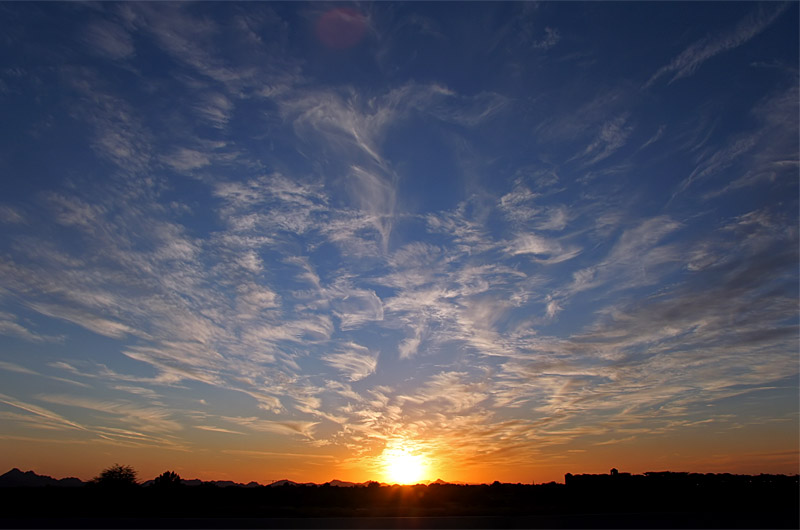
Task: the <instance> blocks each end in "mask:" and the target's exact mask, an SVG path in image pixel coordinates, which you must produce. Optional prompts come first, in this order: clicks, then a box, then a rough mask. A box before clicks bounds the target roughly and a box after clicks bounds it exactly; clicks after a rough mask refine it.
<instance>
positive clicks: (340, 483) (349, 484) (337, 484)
mask: <svg viewBox="0 0 800 530" xmlns="http://www.w3.org/2000/svg"><path fill="white" fill-rule="evenodd" d="M327 484H330V485H331V486H334V487H337V488H353V487H355V486H360V485H361V484H356V483H355V482H345V481H343V480H339V479H333V480H331V481H330V482H327Z"/></svg>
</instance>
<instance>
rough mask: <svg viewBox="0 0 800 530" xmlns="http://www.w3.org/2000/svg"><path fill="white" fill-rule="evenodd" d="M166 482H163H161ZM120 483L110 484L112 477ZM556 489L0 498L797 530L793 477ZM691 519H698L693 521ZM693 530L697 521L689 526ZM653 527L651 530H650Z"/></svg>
mask: <svg viewBox="0 0 800 530" xmlns="http://www.w3.org/2000/svg"><path fill="white" fill-rule="evenodd" d="M165 475H166V474H165ZM114 478H115V479H116V478H119V477H114ZM565 482H566V483H565V484H558V483H550V484H537V485H530V484H501V483H499V482H495V483H493V484H486V485H455V484H430V485H427V486H426V485H417V486H382V485H379V484H377V483H369V484H368V485H363V486H356V487H335V486H331V485H330V484H325V485H304V486H300V485H284V486H277V487H275V486H272V487H269V486H259V487H237V486H233V487H218V486H215V485H213V484H208V483H207V484H203V485H199V486H186V485H183V484H181V482H180V478H179V477H177V475H176V476H171V475H169V476H166V478H163V479H162V480H160V481H159V480H157V481H155V482H151V483H150V484H149V485H147V486H141V485H137V484H136V483H135V482H134V483H131V482H127V483H126V482H108V483H105V484H104V483H102V482H100V481H94V482H92V483H90V484H87V485H85V486H82V487H78V488H61V487H51V486H45V487H38V488H22V487H9V488H2V491H0V495H2V498H3V511H4V513H3V522H4V526H9V525H12V526H24V525H20V521H23V520H24V519H25V518H29V517H36V518H39V519H40V520H43V519H47V518H52V520H56V519H58V520H61V521H65V520H69V518H91V517H97V518H106V519H113V520H121V519H125V518H223V519H236V518H276V517H290V518H296V517H453V516H509V517H520V516H552V515H558V514H570V515H575V514H630V513H635V514H640V517H644V519H637V521H638V523H639V525H640V526H650V525H647V524H642V521H647V514H661V515H662V516H663V514H665V513H667V514H669V513H683V514H685V513H689V514H695V515H696V517H695V518H694V519H691V520H692V521H695V522H694V523H692V526H706V527H781V528H798V524H800V521H798V512H799V510H800V502H799V501H798V499H799V498H800V488H799V486H798V477H797V476H784V475H758V476H745V475H729V474H706V475H704V474H689V473H650V474H647V475H628V474H625V473H616V472H614V473H612V474H609V475H567V477H566V480H565ZM698 517H700V518H699V519H698ZM697 521H705V522H704V523H700V524H698V523H697ZM656 526H658V525H656Z"/></svg>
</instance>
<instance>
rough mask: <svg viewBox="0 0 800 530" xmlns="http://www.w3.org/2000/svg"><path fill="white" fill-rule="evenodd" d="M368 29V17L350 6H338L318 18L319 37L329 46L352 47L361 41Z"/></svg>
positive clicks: (337, 47)
mask: <svg viewBox="0 0 800 530" xmlns="http://www.w3.org/2000/svg"><path fill="white" fill-rule="evenodd" d="M366 29H367V17H365V16H364V15H363V14H362V13H360V12H358V11H356V10H355V9H351V8H349V7H337V8H334V9H330V10H328V11H326V12H325V13H323V15H322V16H321V17H319V19H318V20H317V24H316V28H315V30H316V33H317V38H318V39H319V40H320V41H321V42H322V43H323V44H324V45H325V46H328V47H329V48H335V49H339V50H341V49H345V48H352V47H353V46H355V45H356V44H358V43H359V42H360V41H361V38H362V37H363V36H364V33H365V32H366Z"/></svg>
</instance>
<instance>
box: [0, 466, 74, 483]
mask: <svg viewBox="0 0 800 530" xmlns="http://www.w3.org/2000/svg"><path fill="white" fill-rule="evenodd" d="M83 485H84V482H83V481H82V480H81V479H79V478H75V477H68V478H62V479H55V478H53V477H48V476H47V475H37V474H36V473H34V472H33V471H20V470H19V469H18V468H16V467H15V468H14V469H12V470H11V471H9V472H7V473H5V474H3V475H0V487H2V488H41V487H44V486H55V487H62V488H74V487H78V486H83Z"/></svg>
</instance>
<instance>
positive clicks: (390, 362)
mask: <svg viewBox="0 0 800 530" xmlns="http://www.w3.org/2000/svg"><path fill="white" fill-rule="evenodd" d="M461 7H464V8H465V9H464V10H463V11H462V12H458V13H456V11H453V12H450V11H448V12H447V13H443V12H440V9H441V6H439V7H437V6H435V5H433V4H404V5H397V6H390V5H387V4H380V3H378V4H369V5H364V6H361V5H359V6H358V8H357V9H356V8H353V10H350V8H347V9H348V10H345V11H337V12H335V13H333V14H331V13H332V12H331V11H327V12H326V11H325V10H324V9H322V10H321V8H320V6H315V5H312V4H285V5H284V4H269V3H267V4H259V3H256V4H224V5H223V4H219V5H218V4H202V3H200V4H159V3H154V4H149V3H145V4H140V3H118V4H109V5H100V4H98V5H82V4H53V5H39V4H34V5H27V4H26V5H10V4H9V5H6V6H3V7H2V10H3V12H4V13H5V15H6V16H5V17H3V18H4V20H5V21H4V22H2V23H0V24H2V25H3V26H4V27H5V28H6V29H7V34H8V38H7V39H6V41H5V42H4V43H2V44H0V46H1V47H2V49H3V50H4V51H5V52H6V55H8V57H9V61H8V65H7V67H5V68H4V69H3V70H2V72H0V101H2V102H3V104H4V106H5V107H6V108H8V109H17V110H14V111H13V112H11V113H10V114H9V118H8V120H6V125H4V130H5V131H6V133H7V135H6V136H7V137H8V139H9V141H7V142H5V143H4V145H3V146H2V147H0V167H2V171H3V173H4V174H5V175H7V177H6V179H5V181H6V183H5V184H4V185H3V194H2V195H1V196H2V198H1V199H0V226H2V233H3V236H2V237H1V238H0V278H2V281H1V282H0V345H2V348H1V350H2V351H1V353H0V381H2V382H3V388H4V390H3V395H2V396H0V416H2V418H3V421H4V424H5V425H7V426H8V428H6V429H4V434H3V435H2V436H0V443H2V444H3V447H4V448H5V452H6V454H10V455H11V454H13V455H17V456H18V457H19V458H21V459H23V458H27V459H28V461H30V462H36V461H37V458H38V459H40V461H42V462H45V463H46V465H54V464H51V463H50V460H48V457H46V456H44V455H45V454H46V452H47V451H46V448H47V447H49V445H48V444H51V443H53V442H54V441H59V442H60V443H68V444H75V446H76V447H78V446H80V447H85V448H87V450H89V449H88V448H97V447H101V448H102V450H103V451H106V452H108V453H109V454H117V455H122V456H124V457H126V458H129V459H133V460H136V459H138V460H137V461H139V462H142V464H140V465H139V467H142V468H146V466H149V465H152V466H154V467H155V466H157V465H158V464H159V463H162V462H169V461H173V462H177V466H181V467H182V468H183V469H185V470H186V473H194V471H192V469H193V468H195V467H198V469H200V467H202V469H200V470H199V471H198V473H208V474H214V473H216V474H217V476H216V478H221V475H220V473H222V472H223V470H225V469H228V470H236V471H230V473H234V472H235V473H239V474H242V473H244V472H245V471H242V470H244V469H246V468H247V467H248V466H250V465H252V462H256V461H257V462H262V461H269V462H271V464H270V465H273V466H276V469H275V470H274V471H271V473H273V474H275V473H277V474H285V475H286V476H289V475H292V476H291V477H290V478H293V479H295V480H303V481H304V480H322V481H324V480H330V479H332V478H334V475H336V476H338V477H339V478H343V479H351V478H352V479H358V480H367V479H369V478H373V477H372V474H375V476H376V477H377V474H379V473H381V472H382V471H381V470H383V469H384V468H385V467H386V465H387V464H386V458H387V457H386V455H388V454H389V453H392V451H394V452H395V453H397V454H398V455H408V454H412V455H414V458H419V459H420V462H425V463H426V464H425V465H426V471H425V473H427V474H430V475H431V476H426V477H421V478H423V479H429V480H432V479H435V478H437V476H442V477H443V478H445V479H450V480H465V481H481V480H495V479H505V480H512V481H530V480H531V478H530V477H531V475H534V476H536V477H537V479H545V478H546V479H547V480H558V479H559V477H560V476H562V475H563V473H564V472H566V471H570V470H573V471H575V470H577V471H584V470H586V471H592V470H595V469H597V470H598V471H603V470H607V468H609V467H610V466H609V465H607V460H608V459H611V458H614V459H620V461H622V464H617V463H616V461H615V462H614V465H616V466H617V467H620V465H626V466H628V467H629V468H631V469H632V470H634V471H637V470H638V471H646V470H648V469H639V468H640V467H642V466H645V465H653V466H656V467H659V468H668V467H669V468H684V467H686V466H695V467H697V466H701V467H702V464H698V462H700V463H702V462H703V460H702V458H703V454H702V451H701V450H700V449H697V448H696V445H693V444H695V441H696V440H697V439H698V437H703V436H705V437H706V438H707V439H712V440H714V441H715V443H718V444H720V445H719V446H717V447H715V448H714V449H713V450H711V449H709V450H708V451H709V452H708V454H707V455H706V456H707V457H708V460H707V462H708V464H706V465H707V466H710V467H708V468H703V469H692V470H699V471H703V470H706V469H710V468H711V467H713V466H714V465H716V464H714V462H716V461H717V460H719V461H723V460H725V458H728V459H729V460H725V461H730V459H732V458H735V456H736V455H737V454H739V452H741V451H743V450H744V449H742V448H743V447H746V448H750V449H753V451H751V452H756V450H757V451H760V452H762V453H764V454H772V453H776V454H777V453H781V454H784V453H785V454H787V455H789V456H787V457H786V458H785V459H784V460H780V461H778V463H777V464H775V463H774V462H775V460H774V459H772V460H770V459H769V458H765V459H764V460H763V461H762V462H761V463H763V464H764V465H767V462H769V465H777V466H778V467H780V466H784V467H786V469H787V470H788V469H790V468H791V465H794V464H796V463H797V454H796V452H795V453H792V452H791V450H792V444H793V443H794V442H795V441H796V440H795V439H794V438H792V436H794V434H796V428H797V422H798V417H797V401H796V398H797V389H798V385H797V374H798V372H797V348H796V346H797V339H798V327H797V286H798V275H797V263H798V232H797V208H798V205H797V170H798V162H797V160H798V151H797V141H796V140H797V134H798V120H797V115H798V105H797V69H796V64H797V46H794V47H792V46H787V45H786V43H787V42H788V43H791V42H795V44H796V42H797V28H796V24H792V20H796V15H797V6H796V5H794V6H793V5H783V4H781V5H761V4H737V5H736V6H735V7H736V8H735V9H733V10H730V11H726V12H725V15H724V16H720V17H718V15H720V13H721V11H722V10H723V7H730V6H722V5H720V6H689V7H688V9H690V10H692V11H693V12H694V11H696V13H695V16H696V17H697V22H696V23H693V24H692V25H690V27H689V28H688V29H685V30H684V28H683V26H682V25H679V24H677V23H675V24H672V22H670V20H672V18H671V17H672V16H673V15H675V14H676V13H677V10H678V7H677V6H673V5H668V4H667V5H650V4H646V5H645V4H643V5H626V6H621V5H619V6H617V5H614V6H612V5H602V4H599V5H591V6H589V5H579V4H563V5H562V4H542V5H534V4H498V5H487V4H465V5H463V6H461ZM683 7H684V8H685V7H686V6H683ZM445 15H447V16H445ZM325 17H327V18H325ZM637 17H638V18H637ZM596 18H597V19H598V21H604V22H607V23H609V24H610V23H611V22H615V23H618V24H619V27H621V28H622V29H621V30H620V34H619V35H618V40H616V41H615V40H614V39H611V38H610V36H609V35H608V34H607V33H606V32H603V31H602V30H601V29H600V28H602V27H611V26H602V25H594V24H593V27H594V29H592V30H587V31H589V33H588V34H587V33H584V32H583V29H581V28H584V27H585V24H587V23H588V22H589V21H591V20H595V19H596ZM718 18H719V19H718ZM340 19H341V20H340ZM345 19H346V20H345ZM634 19H635V20H640V19H641V20H650V21H652V22H653V23H654V24H661V26H660V27H661V28H662V30H663V31H662V33H663V34H664V35H668V36H670V37H671V38H672V39H673V40H672V41H670V42H666V41H664V40H663V39H656V38H655V37H652V38H651V37H648V36H646V35H643V34H642V33H641V28H640V27H639V24H640V23H639V22H633V20H634ZM477 20H485V21H486V23H485V24H478V23H477V22H476V21H477ZM56 21H63V23H62V22H59V23H58V28H59V29H58V30H57V31H54V32H52V33H48V32H45V31H44V30H43V29H41V28H43V27H45V26H47V24H48V23H53V24H55V23H56ZM345 23H346V24H345ZM342 24H345V25H347V24H350V26H348V27H347V28H345V29H347V31H350V32H352V33H353V34H352V35H349V36H348V35H338V36H337V35H335V33H336V31H340V30H342V27H344V26H342ZM351 26H352V27H351ZM637 28H638V29H637ZM342 31H343V30H342ZM320 32H322V33H323V35H321V36H320ZM332 32H333V33H332ZM356 33H357V34H358V35H356ZM351 37H352V38H351ZM356 37H357V38H356ZM593 39H594V40H593ZM792 39H794V40H792ZM23 42H28V43H29V45H27V46H22V43H23ZM615 42H616V44H615ZM620 43H625V44H626V46H625V49H624V50H620V49H619V46H620ZM345 44H346V45H345ZM637 50H638V51H637ZM620 54H621V55H620ZM754 72H757V75H756V74H754ZM745 79H746V80H749V81H747V84H746V85H744V87H745V89H744V90H739V89H734V88H733V87H735V86H739V85H740V84H741V83H742V82H744V81H743V80H745ZM12 133H13V134H12ZM792 139H794V140H792ZM765 425H767V427H765ZM762 429H770V430H769V432H771V433H772V437H771V439H770V441H764V440H763V439H761V437H760V436H759V433H760V432H763V431H762ZM793 433H794V434H793ZM23 439H24V440H32V441H33V442H31V443H33V445H31V447H32V449H30V451H31V452H26V451H28V450H27V449H25V450H23V449H22V448H21V446H20V445H19V444H20V443H21V442H20V440H23ZM733 439H736V440H739V441H738V442H737V443H733V442H731V440H733ZM617 441H620V442H617ZM737 444H738V445H737ZM667 445H669V446H672V447H674V450H673V451H671V452H670V451H665V450H664V447H665V446H667ZM787 448H788V449H787ZM795 449H796V447H795ZM615 450H616V451H618V452H614V451H615ZM37 451H38V452H37ZM387 451H388V452H387ZM787 451H788V452H787ZM212 454H214V455H226V456H225V458H222V459H220V460H213V462H212V461H211V460H208V463H207V465H206V464H203V466H205V467H203V466H200V464H199V460H197V459H199V458H203V457H204V455H205V456H208V455H212ZM281 454H286V455H293V456H290V457H287V460H285V462H284V463H283V464H281V463H280V462H279V456H280V455H281ZM382 454H383V459H382V457H381V455H382ZM392 454H394V453H392ZM154 455H155V456H154ZM298 455H299V456H298ZM303 455H305V458H303ZM631 455H645V456H642V457H639V456H631ZM713 455H717V456H715V457H713V458H712V456H713ZM720 455H722V456H720ZM723 457H724V458H723ZM398 458H399V457H398ZM715 458H716V459H717V460H715ZM276 459H278V460H276ZM117 460H120V458H118V459H117ZM273 460H274V462H273ZM144 462H153V463H152V464H151V463H144ZM286 462H289V463H286ZM2 463H4V465H7V467H13V466H19V465H22V464H20V463H19V462H12V461H10V460H9V461H8V462H6V461H5V460H3V462H2ZM93 464H96V465H97V466H98V467H100V466H102V465H104V464H105V462H99V461H98V462H94V461H93ZM62 465H63V464H62ZM758 465H759V462H756V463H754V464H753V466H755V467H754V468H753V469H746V470H744V469H743V470H742V471H747V472H751V471H752V472H757V471H760V470H762V469H761V468H758V469H757V466H758ZM177 466H176V467H177ZM280 466H284V467H280ZM637 466H638V467H637ZM787 466H788V467H787ZM579 467H580V468H581V469H576V468H579ZM147 469H148V470H149V468H147ZM715 469H716V468H714V470H715ZM781 469H783V468H781ZM776 470H777V471H780V470H779V469H777V468H775V469H773V468H770V469H763V471H765V472H767V471H776ZM95 471H96V470H94V469H91V470H85V471H81V470H77V469H76V470H75V471H72V473H73V474H76V475H81V474H83V475H86V476H89V475H91V474H92V473H94V472H95ZM160 471H162V470H159V469H153V472H154V473H155V472H160ZM384 471H385V470H384ZM724 471H728V470H727V469H726V470H724ZM733 471H736V470H733ZM259 473H261V471H259ZM434 474H438V475H437V476H434ZM236 476H237V477H238V476H239V475H236ZM260 478H261V479H263V478H264V477H260V476H259V477H257V476H247V477H245V476H241V477H240V478H239V480H242V481H249V480H259V479H260Z"/></svg>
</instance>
